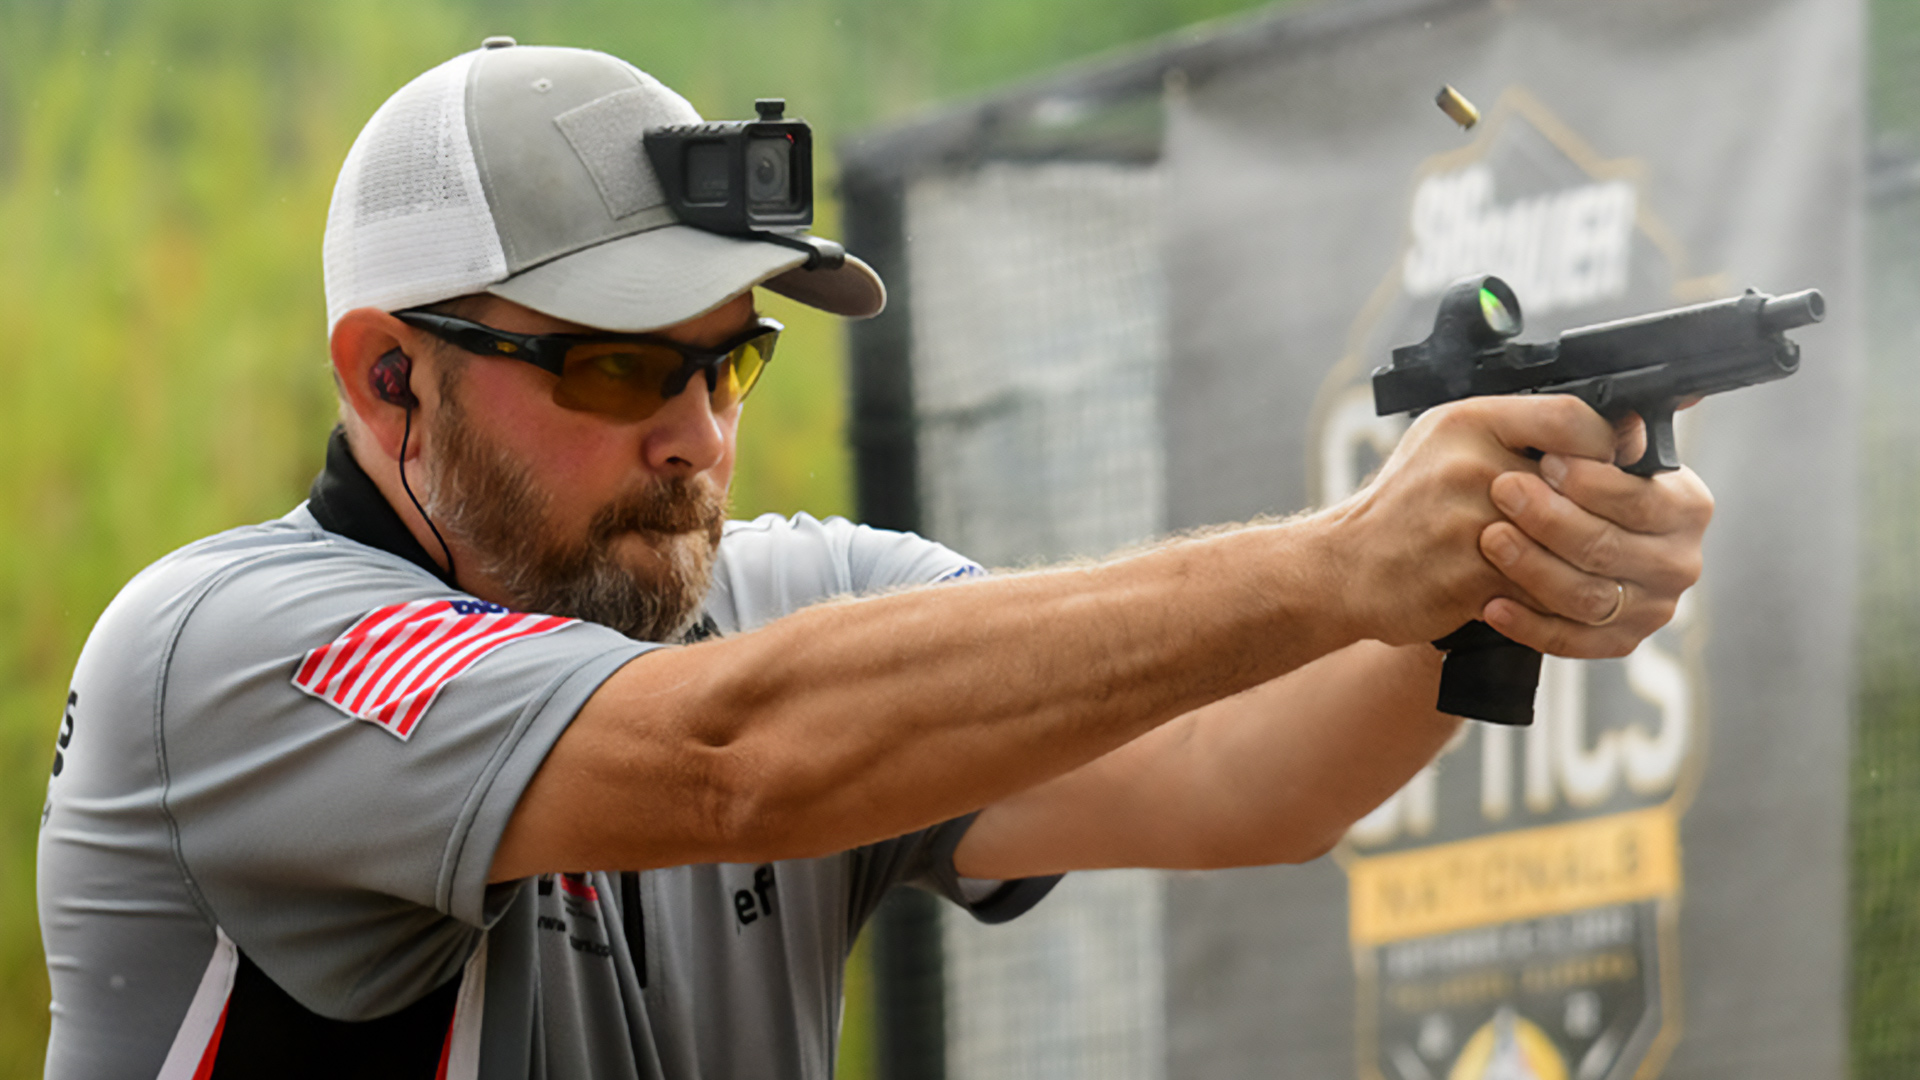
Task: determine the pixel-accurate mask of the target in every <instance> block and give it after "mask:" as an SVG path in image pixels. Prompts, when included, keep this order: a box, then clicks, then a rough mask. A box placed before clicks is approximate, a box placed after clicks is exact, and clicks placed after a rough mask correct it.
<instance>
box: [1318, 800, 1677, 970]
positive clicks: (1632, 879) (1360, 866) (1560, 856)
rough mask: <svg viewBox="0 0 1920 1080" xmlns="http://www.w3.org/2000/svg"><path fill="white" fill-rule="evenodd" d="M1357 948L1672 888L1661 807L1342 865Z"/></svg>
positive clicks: (1671, 834) (1673, 836) (1672, 821)
mask: <svg viewBox="0 0 1920 1080" xmlns="http://www.w3.org/2000/svg"><path fill="white" fill-rule="evenodd" d="M1347 876H1348V878H1349V890H1348V891H1349V894H1350V897H1351V901H1352V909H1351V913H1350V919H1351V921H1350V928H1351V932H1352V935H1353V941H1354V944H1356V945H1378V944H1381V943H1384V942H1388V941H1400V940H1403V939H1406V938H1415V937H1426V936H1428V935H1431V934H1444V933H1447V932H1449V931H1453V930H1464V929H1466V928H1468V927H1472V926H1485V925H1487V924H1489V923H1499V922H1509V921H1512V920H1515V919H1530V918H1535V917H1538V916H1541V915H1553V914H1558V913H1561V912H1567V911H1579V910H1581V909H1583V908H1592V907H1603V906H1605V905H1607V904H1620V903H1626V902H1628V901H1633V900H1646V899H1650V898H1652V897H1656V896H1666V895H1669V894H1672V893H1675V892H1677V891H1678V890H1679V887H1680V831H1679V822H1678V820H1677V819H1676V818H1675V817H1674V815H1673V813H1672V811H1670V810H1668V809H1667V808H1666V807H1664V806H1657V807H1654V808H1652V809H1648V810H1634V811H1631V812H1628V813H1624V814H1613V815H1610V816H1608V817H1602V818H1592V819H1589V820H1586V821H1574V822H1569V823H1567V824H1564V825H1548V826H1544V827H1541V828H1538V829H1523V830H1519V831H1515V832H1504V833H1497V834H1495V835H1493V836H1483V837H1477V838H1475V839H1472V840H1461V841H1458V842H1456V843H1451V844H1436V845H1435V846H1433V847H1430V848H1422V849H1420V850H1417V851H1403V852H1396V853H1394V854H1392V855H1376V856H1374V857H1372V858H1366V859H1358V860H1355V861H1354V862H1353V863H1351V864H1350V865H1349V866H1348V867H1347Z"/></svg>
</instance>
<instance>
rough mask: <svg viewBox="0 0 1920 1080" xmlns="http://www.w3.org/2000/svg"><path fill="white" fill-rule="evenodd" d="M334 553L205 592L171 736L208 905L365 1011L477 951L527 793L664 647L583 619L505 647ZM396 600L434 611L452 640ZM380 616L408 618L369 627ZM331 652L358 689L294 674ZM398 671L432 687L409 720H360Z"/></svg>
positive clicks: (191, 873) (278, 960)
mask: <svg viewBox="0 0 1920 1080" xmlns="http://www.w3.org/2000/svg"><path fill="white" fill-rule="evenodd" d="M326 547H327V545H324V544H323V545H308V546H307V548H306V549H303V550H297V551H292V552H285V553H281V554H279V555H276V556H272V557H266V558H261V559H257V560H254V561H252V562H249V563H247V564H245V565H242V566H240V567H238V568H235V569H232V570H230V571H229V572H227V573H225V574H224V575H222V576H220V577H219V578H217V579H215V580H214V581H213V582H212V584H211V585H210V586H208V587H207V588H206V590H205V592H204V594H203V595H202V596H200V597H199V598H198V599H197V600H196V601H195V602H193V603H192V605H191V607H190V608H189V609H188V610H187V611H186V613H185V614H184V615H183V616H182V617H181V621H180V624H179V626H178V629H177V630H176V632H175V633H174V635H173V637H172V640H171V643H170V646H169V654H168V657H167V659H166V662H165V664H164V666H163V669H162V670H163V672H164V674H163V677H162V680H161V685H160V687H159V688H158V690H157V696H158V701H157V704H158V709H157V717H158V719H157V723H156V732H155V737H156V741H157V743H158V750H159V753H160V758H161V761H162V766H163V768H164V770H165V773H166V779H165V796H164V798H165V810H166V812H167V814H168V816H169V818H170V820H171V823H172V827H173V831H174V836H175V850H176V858H177V859H178V861H179V863H180V867H181V870H182V873H183V875H184V876H185V878H186V879H187V882H188V884H189V887H190V888H191V889H192V890H193V891H194V892H195V894H196V897H197V900H198V902H199V903H200V904H201V906H202V907H203V909H204V910H206V911H207V912H208V914H209V916H210V917H211V918H212V919H213V920H214V921H215V922H216V923H217V924H218V925H219V926H220V927H221V928H222V929H224V930H225V931H226V933H227V934H228V936H229V937H231V938H232V939H233V940H234V941H235V942H236V943H237V944H238V945H239V946H240V948H241V950H242V951H243V952H245V953H246V954H247V955H248V956H249V957H251V958H252V959H253V960H254V962H255V963H257V964H258V965H259V966H260V967H261V969H262V970H263V971H265V972H266V973H267V974H268V975H269V976H271V977H272V978H273V980H274V981H275V982H276V983H278V984H279V985H280V986H281V987H282V988H284V989H285V990H286V991H287V992H288V993H289V994H291V995H292V996H293V997H294V998H295V999H296V1000H298V1001H299V1002H300V1003H301V1004H302V1005H304V1006H306V1007H308V1008H310V1009H313V1010H314V1011H316V1012H319V1013H321V1014H322V1015H326V1016H332V1017H338V1018H343V1019H362V1018H367V1017H371V1016H378V1015H383V1014H384V1013H386V1012H390V1011H392V1010H393V1009H396V1008H399V1007H401V1006H403V1005H405V1004H406V1003H408V1002H410V1001H413V1000H415V999H417V998H418V997H419V996H421V995H422V994H424V993H425V992H427V991H428V990H430V989H432V988H433V987H435V986H437V985H440V984H441V983H443V982H444V981H445V980H446V979H447V978H450V977H451V976H452V975H453V974H454V973H455V972H456V971H457V970H458V969H459V967H460V965H461V964H463V963H464V962H465V961H466V959H467V957H468V955H469V954H470V953H471V951H472V950H473V949H474V948H475V947H476V946H477V944H478V941H479V938H480V935H481V933H482V931H483V930H484V928H486V927H487V926H489V925H490V924H491V922H492V921H493V920H494V919H496V918H498V917H499V915H500V914H501V913H502V912H503V911H504V910H505V906H506V904H507V903H508V902H509V901H510V899H511V897H512V895H513V892H514V888H515V887H514V886H513V885H503V886H498V887H489V885H488V884H487V876H488V873H489V871H490V869H491V866H492V862H493V853H494V850H495V848H496V847H497V846H498V844H499V841H500V837H501V834H502V833H503V832H504V830H505V828H506V825H507V821H508V819H509V818H510V817H511V815H512V813H513V809H514V806H515V805H516V804H517V803H518V801H519V798H520V795H521V793H522V791H524V789H525V788H526V785H527V783H528V782H529V781H530V780H531V779H532V777H533V774H534V772H535V771H536V770H537V769H538V768H539V766H540V763H541V762H542V761H543V760H544V759H545V757H546V754H547V751H548V750H549V749H550V748H551V747H552V745H553V744H554V742H555V741H556V740H557V739H558V738H559V736H560V734H561V732H563V731H564V730H565V729H566V727H567V725H568V723H569V722H570V721H571V720H572V718H573V716H574V714H575V713H576V712H578V710H579V709H580V707H581V705H582V704H584V703H585V701H586V700H587V698H588V697H590V696H591V695H592V694H593V692H594V691H595V690H596V689H597V688H598V687H599V685H600V684H601V683H602V682H603V681H604V680H605V679H606V678H607V677H608V676H610V675H611V674H612V673H613V672H614V671H616V670H618V669H619V668H620V667H621V666H622V665H623V664H625V663H627V662H628V661H629V660H631V659H633V658H634V657H636V656H638V655H640V654H641V653H643V652H645V651H646V650H647V649H648V648H650V646H647V645H644V644H641V643H638V642H635V641H632V640H631V639H628V638H626V637H624V636H622V635H620V634H618V633H616V632H614V631H612V630H610V629H607V628H605V627H600V626H596V625H593V624H590V623H580V622H574V621H571V620H566V621H564V622H562V623H561V624H560V625H558V626H555V627H548V628H546V629H545V630H544V631H543V632H540V633H537V634H528V635H523V636H519V637H512V636H511V635H505V636H507V637H508V638H509V639H508V640H505V641H501V640H498V639H499V638H500V637H501V636H503V635H502V634H501V633H499V632H498V631H499V628H500V626H501V625H506V624H507V623H510V622H511V620H505V621H503V620H501V619H500V618H499V616H500V613H501V612H502V611H503V609H500V608H497V607H495V606H493V605H486V604H482V603H480V602H478V601H474V600H473V599H472V598H471V597H464V596H461V595H460V594H457V593H452V592H451V591H450V590H448V589H447V588H446V587H445V586H444V585H442V584H440V583H439V582H437V581H435V580H433V579H432V578H430V577H428V576H426V575H424V574H422V573H420V572H419V571H417V570H415V569H413V568H411V567H410V566H406V565H404V564H402V563H401V562H400V561H399V560H396V559H388V558H385V557H383V556H378V555H376V554H368V555H365V556H362V557H351V556H350V557H344V558H343V557H340V556H339V555H338V553H333V554H331V555H329V554H328V553H327V552H325V551H324V550H323V551H319V552H317V553H316V552H315V551H314V550H313V549H315V548H321V549H324V548H326ZM436 604H437V605H441V609H435V608H434V605H436ZM454 604H457V605H458V607H457V608H449V607H447V605H454ZM410 605H411V607H410ZM396 610H399V611H416V612H418V611H433V610H440V613H441V614H443V615H445V616H446V618H444V619H442V620H441V623H440V624H439V628H438V630H437V631H433V632H437V633H440V634H441V637H440V638H432V637H431V633H430V632H429V631H428V630H425V629H422V627H421V626H420V625H415V624H414V623H420V622H421V619H419V618H416V619H415V620H414V623H408V622H407V620H406V618H405V617H401V616H393V615H392V614H391V613H392V612H394V611H396ZM380 613H386V617H388V618H389V620H390V621H393V620H397V622H398V624H399V625H400V628H399V629H395V630H394V631H393V632H392V633H391V634H387V635H386V636H384V637H383V636H382V634H381V631H380V629H379V628H378V627H377V626H376V627H375V628H374V629H372V630H371V631H369V624H368V623H367V621H366V620H368V619H369V618H371V617H375V616H376V615H379V614H380ZM507 614H508V615H511V614H512V613H507ZM487 618H494V619H495V622H494V623H488V622H486V621H485V620H486V619H487ZM356 632H359V633H360V637H359V638H357V639H356V638H355V637H354V634H355V633H356ZM489 633H491V634H493V637H491V638H489V637H488V636H487V635H488V634H489ZM448 635H451V637H448ZM463 635H464V636H463ZM430 639H431V640H430ZM328 649H333V650H334V651H333V652H331V653H329V652H327V651H326V650H328ZM434 649H438V650H440V652H439V653H438V655H437V657H436V655H435V654H433V653H432V652H431V650H434ZM449 650H451V651H449ZM460 650H464V652H462V651H460ZM316 656H321V657H322V658H323V660H324V662H325V663H327V664H334V663H338V664H340V665H342V669H343V671H344V670H345V668H350V667H352V666H353V665H355V664H359V665H362V667H363V669H364V671H363V674H364V675H366V677H365V678H362V679H361V687H360V689H356V690H353V691H351V692H349V691H345V690H341V689H339V687H341V686H344V685H345V684H344V683H342V682H339V681H338V680H336V681H334V682H332V683H326V684H325V685H319V684H318V683H315V680H314V679H313V678H309V679H308V680H307V682H308V683H309V684H310V685H307V686H304V687H303V686H302V685H299V681H300V680H301V679H302V677H303V674H304V675H307V676H313V675H314V674H315V671H314V665H316V664H318V663H321V661H316V660H315V659H314V658H315V657H316ZM451 657H457V659H450V658H451ZM376 664H386V665H388V668H389V669H390V670H388V671H387V672H386V674H384V675H382V676H380V678H383V679H386V680H388V682H387V683H385V684H382V683H380V681H379V679H376V678H374V677H373V676H372V675H371V672H373V670H374V665H376ZM395 680H407V682H406V684H405V685H406V686H407V687H412V688H414V689H418V688H420V687H424V686H428V684H434V685H433V686H432V687H431V689H432V690H433V691H434V692H433V693H432V694H431V695H430V697H429V699H427V700H426V704H425V705H424V707H423V708H422V709H420V710H419V711H418V712H417V714H415V715H412V716H411V719H410V721H409V722H407V724H406V729H405V731H404V732H402V731H400V730H398V729H399V727H400V726H401V725H400V724H399V723H395V722H384V721H382V720H381V719H380V718H379V716H377V715H376V716H374V717H372V718H370V719H363V718H361V717H360V716H359V715H355V714H354V712H355V710H356V709H357V710H358V711H359V713H361V714H366V713H367V712H368V707H367V706H368V701H369V700H371V699H372V698H375V697H378V696H379V695H381V694H383V693H384V694H387V695H388V696H389V697H391V696H393V694H395V693H397V692H398V691H397V690H395V689H394V686H395V685H397V684H396V682H395ZM328 687H334V689H332V690H329V689H328ZM414 700H415V701H416V702H418V701H420V700H422V699H420V698H418V697H416V698H415V699H414ZM403 734H404V738H403V737H402V735H403Z"/></svg>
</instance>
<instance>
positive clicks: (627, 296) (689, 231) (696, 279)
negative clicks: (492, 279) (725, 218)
mask: <svg viewBox="0 0 1920 1080" xmlns="http://www.w3.org/2000/svg"><path fill="white" fill-rule="evenodd" d="M806 261H807V255H806V253H805V252H803V251H797V250H795V249H793V248H790V247H784V246H782V245H779V244H771V243H767V242H766V241H763V240H742V239H736V238H734V237H731V236H721V235H719V234H718V233H710V232H706V231H704V230H701V229H695V228H693V227H691V226H687V225H666V226H662V227H660V228H657V229H650V230H648V231H646V232H643V233H634V234H633V235H631V236H623V237H620V238H619V239H616V240H609V241H607V242H606V243H604V244H595V245H594V246H593V247H590V248H585V249H583V250H580V251H576V252H574V253H573V254H571V255H563V256H561V257H560V258H558V259H554V260H553V261H552V262H547V263H542V264H541V265H539V266H536V267H534V268H533V269H531V270H527V271H524V272H522V273H519V274H515V275H514V276H513V277H510V278H508V279H507V280H505V281H502V282H500V283H499V284H497V285H492V286H489V287H488V289H487V291H488V292H490V293H493V294H494V295H495V296H500V297H504V298H506V299H508V300H512V301H513V302H514V303H517V304H524V305H526V306H527V307H530V308H532V309H534V310H535V311H539V312H542V313H544V314H547V315H551V316H553V317H554V318H556V319H565V320H567V321H568V322H576V323H579V324H581V325H582V326H591V327H595V328H597V329H601V330H613V331H620V332H626V333H642V332H645V331H648V330H658V329H660V328H661V327H665V326H672V325H674V324H675V323H681V322H685V321H687V320H688V319H691V318H694V317H696V316H699V315H704V314H706V313H707V312H709V311H712V310H713V309H714V308H717V307H719V306H720V305H721V304H724V303H726V302H727V301H728V300H731V299H732V298H734V297H736V296H738V295H740V294H741V293H743V292H746V291H747V290H748V289H751V288H753V287H754V286H755V285H765V286H766V287H767V288H769V289H772V290H773V291H775V292H777V293H780V294H782V295H784V296H789V297H792V298H793V299H795V300H798V301H800V302H801V303H803V304H807V305H810V306H812V307H817V308H819V309H821V310H822V311H829V312H832V313H833V314H835V315H845V316H847V317H849V318H855V319H864V318H867V317H868V316H871V315H877V314H879V313H880V309H881V308H883V307H885V306H886V303H887V290H886V286H885V285H883V284H881V282H880V275H878V274H876V273H874V272H873V268H872V267H871V266H868V265H867V264H866V263H864V262H861V261H860V260H859V259H856V258H854V257H853V256H851V255H849V256H847V261H846V262H845V263H844V264H843V265H842V266H840V267H839V268H838V269H834V270H803V269H800V266H801V264H803V263H805V262H806Z"/></svg>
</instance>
